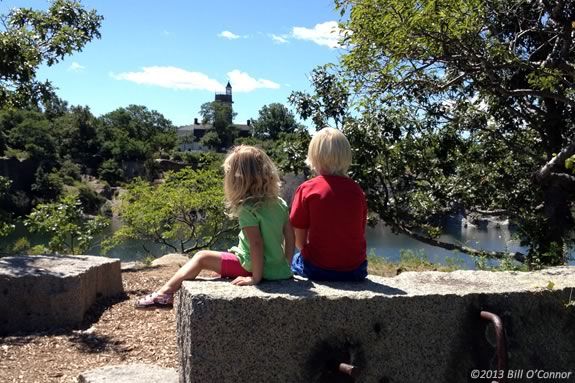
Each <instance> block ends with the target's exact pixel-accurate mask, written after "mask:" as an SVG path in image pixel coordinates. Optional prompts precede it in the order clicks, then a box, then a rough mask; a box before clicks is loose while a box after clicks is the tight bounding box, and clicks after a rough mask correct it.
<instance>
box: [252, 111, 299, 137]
mask: <svg viewBox="0 0 575 383" xmlns="http://www.w3.org/2000/svg"><path fill="white" fill-rule="evenodd" d="M253 126H254V132H255V136H256V137H257V138H262V139H267V138H269V139H272V140H275V139H277V138H278V137H279V135H280V133H293V132H294V131H295V130H296V129H297V128H298V123H297V122H296V120H295V116H294V114H293V113H292V112H290V110H289V109H288V108H286V107H285V106H284V105H283V104H280V103H272V104H269V105H264V106H263V107H262V108H261V109H260V111H259V117H258V119H257V120H254V121H253Z"/></svg>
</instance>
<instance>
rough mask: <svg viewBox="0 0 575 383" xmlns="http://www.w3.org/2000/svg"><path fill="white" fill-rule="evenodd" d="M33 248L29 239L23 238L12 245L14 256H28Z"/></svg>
mask: <svg viewBox="0 0 575 383" xmlns="http://www.w3.org/2000/svg"><path fill="white" fill-rule="evenodd" d="M30 248H31V245H30V241H28V238H26V237H22V238H18V239H17V240H16V242H14V244H13V245H12V248H11V249H10V250H11V253H13V254H26V253H27V252H28V251H29V250H30Z"/></svg>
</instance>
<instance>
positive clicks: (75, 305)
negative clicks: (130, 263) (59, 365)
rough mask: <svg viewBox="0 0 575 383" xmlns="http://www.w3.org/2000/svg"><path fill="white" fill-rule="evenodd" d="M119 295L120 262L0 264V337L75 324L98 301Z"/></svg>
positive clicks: (69, 259)
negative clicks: (98, 299)
mask: <svg viewBox="0 0 575 383" xmlns="http://www.w3.org/2000/svg"><path fill="white" fill-rule="evenodd" d="M122 293H123V287H122V275H121V270H120V260H119V259H112V258H106V257H94V256H85V255H82V256H80V255H71V256H64V255H62V256H44V255H39V256H22V257H4V258H0V336H1V335H4V334H7V333H14V332H28V331H35V330H43V329H48V328H53V327H66V326H73V325H76V324H79V323H80V322H81V321H82V320H83V319H84V314H85V313H86V311H88V309H89V308H90V306H92V304H93V303H94V302H95V301H96V299H97V298H105V297H111V296H116V295H119V294H122Z"/></svg>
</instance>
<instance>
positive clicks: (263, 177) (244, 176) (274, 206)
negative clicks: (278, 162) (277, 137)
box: [136, 145, 295, 308]
mask: <svg viewBox="0 0 575 383" xmlns="http://www.w3.org/2000/svg"><path fill="white" fill-rule="evenodd" d="M223 167H224V194H225V198H226V207H227V208H228V213H229V215H230V216H233V217H236V218H237V219H238V221H239V226H240V228H241V231H240V233H239V242H238V245H237V246H234V247H232V248H231V249H230V250H229V251H227V252H222V251H213V250H201V251H199V252H197V253H196V254H195V255H194V256H193V257H192V259H191V260H190V261H188V263H186V264H185V265H184V266H182V268H180V270H178V271H177V272H176V274H174V276H173V277H172V278H171V279H170V280H169V281H168V282H167V283H165V284H164V285H163V286H162V287H161V288H160V289H159V290H157V291H156V292H154V293H152V294H149V295H147V296H145V297H143V298H141V299H139V300H138V301H137V302H136V308H149V307H158V306H161V307H166V306H167V307H171V306H172V305H173V299H174V298H173V297H174V293H175V292H176V291H178V290H179V289H180V287H181V285H182V282H183V281H184V280H188V279H194V278H196V276H197V275H198V274H199V273H200V271H202V270H211V271H215V272H216V273H218V274H220V275H221V276H222V277H224V278H234V279H233V280H232V284H234V285H237V286H245V285H254V284H257V283H259V282H260V281H261V280H262V279H270V280H277V279H287V278H290V277H291V276H292V273H291V270H290V263H291V259H292V256H293V254H294V247H295V239H294V233H293V229H292V227H291V225H290V222H289V214H288V207H287V204H286V202H285V201H284V200H283V199H282V198H281V197H279V186H280V182H279V176H278V171H277V169H276V166H275V165H274V163H273V162H272V160H271V159H270V158H269V157H268V156H267V154H266V153H265V152H264V151H263V150H261V149H259V148H256V147H253V146H247V145H240V146H237V147H235V148H233V149H232V150H231V151H230V152H229V154H228V156H227V157H226V159H225V161H224V165H223Z"/></svg>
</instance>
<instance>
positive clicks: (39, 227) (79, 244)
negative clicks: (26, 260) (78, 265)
mask: <svg viewBox="0 0 575 383" xmlns="http://www.w3.org/2000/svg"><path fill="white" fill-rule="evenodd" d="M109 224H110V222H109V220H108V219H107V218H105V217H102V216H97V217H95V218H90V217H87V216H86V215H84V213H83V212H82V203H81V202H80V200H79V199H78V198H77V197H76V196H74V195H68V196H65V197H62V198H61V199H60V200H59V201H57V202H52V203H46V204H39V205H38V206H36V207H35V208H34V210H33V211H32V212H31V213H30V215H29V216H28V217H27V219H26V220H25V221H24V225H26V226H27V227H29V228H30V230H31V231H32V232H43V233H46V234H48V235H50V242H49V243H48V248H49V249H50V250H51V251H53V252H58V253H62V254H83V253H84V252H86V251H87V250H88V249H89V248H90V247H91V245H92V242H93V240H94V238H95V236H96V235H98V234H100V233H102V232H103V230H104V229H106V228H107V227H108V226H109Z"/></svg>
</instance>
